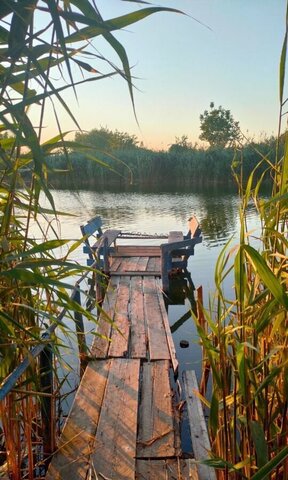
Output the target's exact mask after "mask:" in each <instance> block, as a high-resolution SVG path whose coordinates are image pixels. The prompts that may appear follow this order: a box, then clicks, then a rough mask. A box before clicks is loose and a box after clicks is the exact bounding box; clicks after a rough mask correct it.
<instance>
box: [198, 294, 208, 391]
mask: <svg viewBox="0 0 288 480" xmlns="http://www.w3.org/2000/svg"><path fill="white" fill-rule="evenodd" d="M197 318H198V322H199V325H200V327H201V328H202V329H203V330H204V332H205V333H207V323H206V320H205V317H204V315H203V288H202V286H200V287H198V288H197ZM210 369H211V366H210V362H209V360H208V359H207V358H205V349H204V347H203V346H202V373H201V382H200V393H201V395H203V396H204V397H205V395H206V390H207V384H208V380H209V375H210Z"/></svg>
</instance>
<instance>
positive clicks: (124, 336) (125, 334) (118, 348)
mask: <svg viewBox="0 0 288 480" xmlns="http://www.w3.org/2000/svg"><path fill="white" fill-rule="evenodd" d="M129 296H130V281H129V278H127V277H121V280H120V282H119V286H118V291H117V301H116V307H115V313H114V322H115V326H116V327H117V329H116V328H113V327H112V333H111V343H110V346H109V351H108V356H109V357H126V356H127V352H128V340H129V329H130V325H129V319H128V306H129Z"/></svg>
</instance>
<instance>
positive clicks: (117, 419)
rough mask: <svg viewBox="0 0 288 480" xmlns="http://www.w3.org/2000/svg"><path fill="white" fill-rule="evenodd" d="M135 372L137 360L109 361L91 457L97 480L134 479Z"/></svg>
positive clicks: (121, 359) (136, 373)
mask: <svg viewBox="0 0 288 480" xmlns="http://www.w3.org/2000/svg"><path fill="white" fill-rule="evenodd" d="M139 369H140V360H134V359H133V360H131V359H126V358H117V359H113V360H112V361H111V368H110V372H109V378H108V382H107V387H106V391H105V396H104V400H103V405H102V409H101V414H100V419H99V425H98V429H97V433H96V438H95V449H94V452H93V454H92V457H91V461H92V464H93V467H94V469H95V472H96V474H97V475H98V477H97V478H99V479H109V480H134V478H135V467H136V461H135V457H136V432H137V410H138V388H139ZM69 480H70V479H69Z"/></svg>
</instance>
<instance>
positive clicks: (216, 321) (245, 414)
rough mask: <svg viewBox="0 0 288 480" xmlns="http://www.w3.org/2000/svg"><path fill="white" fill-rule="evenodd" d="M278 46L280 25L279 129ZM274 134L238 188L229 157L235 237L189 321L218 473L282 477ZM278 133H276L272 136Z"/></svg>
mask: <svg viewBox="0 0 288 480" xmlns="http://www.w3.org/2000/svg"><path fill="white" fill-rule="evenodd" d="M286 46H287V31H286V35H285V39H284V45H283V51H282V57H281V65H280V122H279V132H281V121H282V118H283V114H284V110H283V106H284V104H285V103H286V100H285V99H284V98H283V90H284V79H285V62H286ZM281 138H282V139H283V138H284V152H283V154H281V153H280V151H279V148H278V143H277V142H276V145H275V149H274V151H273V152H272V154H271V155H259V164H258V165H257V166H256V167H255V168H254V169H253V170H252V172H251V174H250V176H249V177H248V179H247V184H246V187H245V188H244V187H243V175H242V173H243V169H242V168H241V166H242V157H241V152H239V155H238V158H235V165H236V164H237V168H238V171H237V172H236V173H235V178H236V180H237V182H238V185H239V192H240V200H241V206H240V219H241V232H240V238H239V242H238V245H237V247H233V248H232V246H231V243H229V244H228V245H226V246H225V248H224V249H223V251H222V253H221V254H220V256H219V258H218V261H217V265H216V271H215V284H216V293H215V297H214V301H213V303H212V304H211V308H210V309H207V310H205V311H204V315H205V319H206V325H207V326H208V328H207V329H205V328H203V326H201V325H200V323H198V325H197V326H198V331H199V335H200V338H201V343H202V345H203V352H204V366H205V370H206V373H207V369H208V370H209V371H210V373H211V383H212V396H211V399H210V400H207V399H204V398H203V401H205V403H206V405H208V407H209V431H210V437H211V443H212V459H211V460H209V461H208V463H210V465H213V466H216V467H217V468H218V470H217V472H218V473H217V475H218V479H221V480H222V479H225V480H226V479H229V480H230V479H232V480H233V479H235V480H236V479H253V480H260V479H261V480H263V479H265V480H268V479H273V480H274V479H275V480H276V479H277V480H287V478H288V422H287V418H288V417H287V401H288V400H287V399H288V357H287V352H288V348H287V347H288V336H287V331H288V315H287V311H288V295H287V285H288V284H287V272H288V269H287V267H288V263H287V247H288V242H287V212H288V133H287V131H286V132H285V133H284V134H283V135H282V136H281ZM281 138H280V133H279V142H280V140H281ZM258 153H259V152H258ZM259 170H260V171H261V172H262V174H261V175H260V178H259V174H258V173H259ZM264 171H266V175H269V176H270V177H271V180H272V184H271V197H270V199H268V200H265V201H264V200H263V199H262V198H261V195H260V194H259V191H260V187H261V184H262V182H263V177H262V175H264V174H263V172H264ZM251 201H253V202H254V203H255V206H256V208H257V210H258V214H259V220H260V223H261V232H260V234H259V235H258V234H257V233H256V232H249V231H248V227H247V222H246V211H247V206H248V204H249V203H250V202H251ZM256 235H257V239H255V236H256ZM228 276H230V277H232V278H233V280H234V287H235V296H234V297H233V298H227V297H226V295H225V279H226V278H227V277H228ZM207 332H208V333H207ZM205 381H207V378H205ZM204 383H205V382H204ZM204 392H205V388H203V389H202V393H203V394H204Z"/></svg>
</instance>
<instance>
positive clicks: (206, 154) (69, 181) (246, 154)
mask: <svg viewBox="0 0 288 480" xmlns="http://www.w3.org/2000/svg"><path fill="white" fill-rule="evenodd" d="M275 146H276V140H275V139H274V137H271V138H269V139H265V140H264V141H261V142H259V143H254V142H250V143H247V144H245V145H244V146H243V147H242V148H241V149H240V148H237V149H234V148H224V149H223V148H222V149H221V148H209V149H204V148H201V147H197V146H195V147H193V146H191V145H190V144H189V145H188V146H185V145H183V144H181V142H179V143H176V144H174V145H171V147H170V148H169V150H168V151H152V150H148V149H145V148H142V147H138V146H137V145H135V144H131V145H128V146H127V145H126V146H124V147H121V148H114V149H109V151H106V149H104V150H103V149H100V150H99V149H98V148H95V149H94V148H93V146H90V147H89V149H88V150H87V151H80V152H79V151H78V152H76V151H72V152H70V153H69V155H67V154H64V153H58V154H54V155H52V156H50V157H49V158H48V159H47V165H48V170H49V176H50V180H51V183H52V185H53V186H55V187H57V188H59V187H60V188H61V187H64V188H65V187H66V188H67V187H70V186H75V187H80V188H81V187H86V186H93V185H95V186H112V185H115V186H116V185H119V186H120V185H127V184H134V185H143V186H145V185H156V184H161V185H179V186H181V185H189V184H195V183H197V184H202V185H205V184H213V183H215V184H216V183H217V184H220V183H222V184H227V183H230V182H231V183H232V182H233V170H234V171H236V172H237V173H240V172H241V174H242V176H243V179H244V181H245V178H248V176H249V174H250V173H251V171H252V169H254V168H255V167H256V166H257V165H258V164H259V162H260V161H261V160H262V163H261V164H260V165H259V167H258V169H257V173H256V176H257V177H260V175H262V174H263V173H264V172H265V171H266V169H267V166H268V163H267V161H266V160H265V158H267V160H269V162H271V163H273V162H274V161H275V151H276V149H275ZM78 147H79V145H78ZM280 150H283V145H280ZM280 154H281V152H280ZM267 181H268V176H267Z"/></svg>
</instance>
